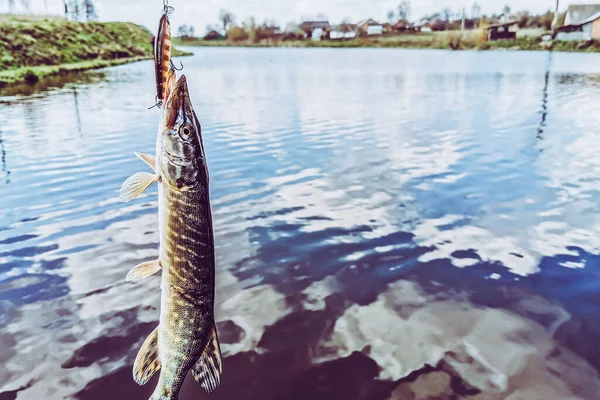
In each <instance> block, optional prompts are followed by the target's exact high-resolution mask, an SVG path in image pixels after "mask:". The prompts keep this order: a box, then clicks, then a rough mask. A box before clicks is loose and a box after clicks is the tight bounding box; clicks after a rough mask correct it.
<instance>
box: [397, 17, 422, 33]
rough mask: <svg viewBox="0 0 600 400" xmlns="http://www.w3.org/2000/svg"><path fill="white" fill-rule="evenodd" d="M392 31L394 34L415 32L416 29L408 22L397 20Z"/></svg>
mask: <svg viewBox="0 0 600 400" xmlns="http://www.w3.org/2000/svg"><path fill="white" fill-rule="evenodd" d="M392 29H393V30H394V32H415V31H417V29H418V28H417V27H416V26H415V25H413V24H411V23H410V22H407V21H404V20H399V21H398V22H396V23H395V24H394V26H393V27H392Z"/></svg>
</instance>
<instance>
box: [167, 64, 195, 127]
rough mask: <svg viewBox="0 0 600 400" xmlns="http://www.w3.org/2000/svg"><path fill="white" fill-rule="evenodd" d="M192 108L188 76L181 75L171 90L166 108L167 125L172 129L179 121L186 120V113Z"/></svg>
mask: <svg viewBox="0 0 600 400" xmlns="http://www.w3.org/2000/svg"><path fill="white" fill-rule="evenodd" d="M191 110H192V103H191V101H190V92H189V89H188V85H187V78H186V77H185V75H181V77H180V78H179V80H178V81H177V82H176V83H175V87H174V88H173V90H172V91H171V95H170V96H169V100H168V101H167V106H166V108H165V114H166V115H165V117H166V126H167V128H170V129H172V128H173V127H174V126H175V123H176V122H177V121H185V120H186V119H187V118H186V114H187V113H188V112H189V111H191Z"/></svg>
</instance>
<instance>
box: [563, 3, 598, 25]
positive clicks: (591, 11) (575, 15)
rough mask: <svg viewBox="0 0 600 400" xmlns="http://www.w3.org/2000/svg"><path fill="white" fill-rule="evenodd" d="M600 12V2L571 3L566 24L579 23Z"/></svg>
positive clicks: (566, 16)
mask: <svg viewBox="0 0 600 400" xmlns="http://www.w3.org/2000/svg"><path fill="white" fill-rule="evenodd" d="M599 12H600V4H571V5H569V8H567V14H566V15H565V23H564V25H565V26H566V25H577V24H579V23H581V22H583V21H585V20H587V19H588V18H590V17H592V16H594V15H595V14H597V13H599Z"/></svg>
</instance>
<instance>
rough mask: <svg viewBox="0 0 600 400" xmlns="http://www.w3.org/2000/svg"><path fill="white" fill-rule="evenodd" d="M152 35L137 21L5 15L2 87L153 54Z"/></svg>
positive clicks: (0, 29) (1, 18)
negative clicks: (78, 19)
mask: <svg viewBox="0 0 600 400" xmlns="http://www.w3.org/2000/svg"><path fill="white" fill-rule="evenodd" d="M151 38H152V33H151V32H150V31H148V30H147V29H145V28H143V27H141V26H138V25H135V24H131V23H123V22H108V23H99V22H85V23H84V22H73V21H67V20H65V19H64V18H59V17H22V16H18V17H17V16H8V15H0V87H3V86H8V85H12V84H19V83H34V82H37V81H38V80H40V79H42V78H44V77H47V76H52V75H60V74H65V73H69V72H76V71H83V70H88V69H97V68H103V67H108V66H112V65H118V64H124V63H128V62H134V61H139V60H143V59H149V58H152V43H151ZM186 54H189V53H183V52H179V51H175V52H174V55H175V56H181V55H186Z"/></svg>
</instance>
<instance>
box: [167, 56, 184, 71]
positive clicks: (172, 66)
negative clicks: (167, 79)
mask: <svg viewBox="0 0 600 400" xmlns="http://www.w3.org/2000/svg"><path fill="white" fill-rule="evenodd" d="M169 62H170V63H171V68H172V69H174V70H175V71H181V70H182V69H183V63H182V62H181V61H179V64H180V65H181V67H179V68H177V67H175V64H173V59H170V60H169Z"/></svg>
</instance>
